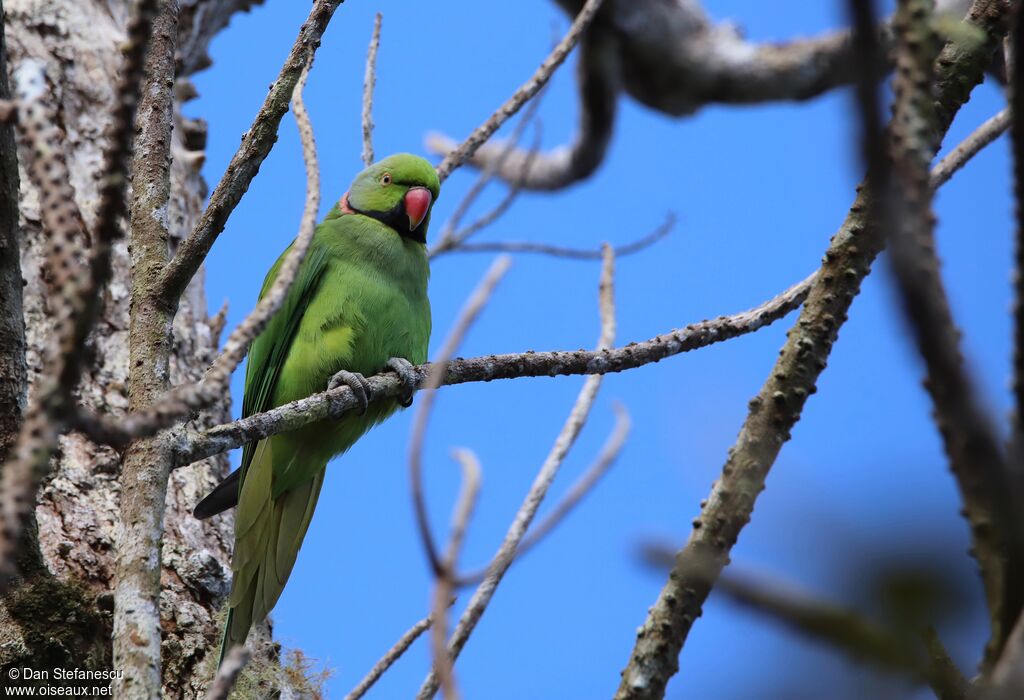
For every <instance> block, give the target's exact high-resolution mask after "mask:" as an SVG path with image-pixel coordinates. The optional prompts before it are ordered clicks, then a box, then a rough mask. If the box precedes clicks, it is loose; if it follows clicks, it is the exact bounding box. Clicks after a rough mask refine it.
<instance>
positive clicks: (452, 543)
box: [431, 449, 481, 700]
mask: <svg viewBox="0 0 1024 700" xmlns="http://www.w3.org/2000/svg"><path fill="white" fill-rule="evenodd" d="M452 456H453V457H454V458H455V460H456V461H457V462H458V463H459V464H460V465H461V466H462V491H461V492H460V494H459V499H458V501H457V502H456V504H455V509H454V510H453V513H452V529H451V535H450V536H449V539H448V549H447V551H446V553H445V557H444V570H443V571H442V572H441V575H440V576H439V577H438V579H437V584H436V586H435V590H434V610H433V614H432V616H433V618H434V620H435V623H434V628H433V630H432V631H431V641H432V644H431V647H432V649H433V658H434V666H433V668H434V673H435V674H436V675H437V677H438V681H439V683H440V685H441V691H442V694H443V696H444V698H445V700H457V698H458V697H459V692H458V688H457V686H456V684H455V674H454V671H453V670H452V664H451V659H450V658H449V657H448V653H447V651H446V649H445V641H446V640H447V639H448V607H449V606H450V604H451V599H452V593H453V592H454V591H455V586H456V584H457V578H456V574H455V572H456V569H457V568H458V561H459V553H460V552H461V551H462V543H463V541H464V540H465V538H466V530H467V528H468V527H469V521H470V519H471V518H472V517H473V510H474V509H475V508H476V502H477V497H478V496H479V495H480V474H481V469H480V460H479V459H477V456H476V455H475V454H473V452H472V451H470V450H467V449H458V450H455V451H454V452H453V453H452Z"/></svg>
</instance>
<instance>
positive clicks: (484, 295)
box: [350, 257, 511, 576]
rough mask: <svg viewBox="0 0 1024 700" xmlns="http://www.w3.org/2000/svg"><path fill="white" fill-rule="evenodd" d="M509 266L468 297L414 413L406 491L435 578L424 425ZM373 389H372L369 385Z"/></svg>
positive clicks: (438, 571) (504, 262)
mask: <svg viewBox="0 0 1024 700" xmlns="http://www.w3.org/2000/svg"><path fill="white" fill-rule="evenodd" d="M510 264H511V260H510V259H509V258H507V257H500V258H498V259H496V260H495V261H494V263H493V264H492V265H491V267H490V269H489V270H488V271H487V273H486V274H485V275H484V278H483V279H482V280H481V281H480V284H479V285H477V288H476V289H475V290H473V294H472V295H470V297H469V299H468V300H467V301H466V304H465V306H463V307H462V311H461V312H460V313H459V318H458V320H456V322H455V326H454V327H453V328H452V330H451V332H450V333H449V334H448V338H447V339H446V340H445V342H444V345H443V346H442V347H441V352H440V354H439V355H438V358H437V361H436V362H435V363H433V364H431V365H430V366H429V367H430V368H429V371H428V374H427V377H426V381H425V382H424V383H423V389H425V390H427V393H426V395H425V396H424V397H423V400H422V401H420V406H419V411H417V413H416V419H415V421H414V422H413V428H412V437H411V438H410V439H409V487H410V489H411V490H412V500H413V506H414V508H415V510H416V526H417V527H418V528H419V532H420V538H421V540H422V542H423V549H424V551H425V552H426V554H427V559H428V561H429V562H430V568H431V570H432V571H433V572H434V575H435V576H440V575H442V573H443V571H444V565H443V564H442V562H441V557H440V556H439V555H438V551H437V545H436V544H435V543H434V537H433V535H431V533H430V518H429V517H428V516H427V504H426V500H425V499H424V497H423V442H424V439H425V437H426V432H427V422H428V421H429V419H430V410H431V409H432V408H433V406H434V398H435V396H436V394H437V392H436V391H435V390H436V389H437V387H439V386H441V385H442V384H443V383H445V381H444V379H445V370H446V367H447V365H448V363H449V360H451V358H452V356H454V355H455V351H456V350H458V349H459V346H460V345H461V344H462V339H463V338H464V337H465V335H466V332H467V331H468V330H469V328H470V326H472V325H473V323H474V322H475V321H476V319H477V317H478V316H479V315H480V312H481V311H483V309H484V307H485V306H486V305H487V302H488V301H490V299H491V295H492V294H493V293H494V288H495V287H496V286H497V285H498V282H500V281H501V278H502V277H504V275H505V273H506V272H507V271H508V267H509V265H510ZM372 388H374V387H372V384H371V389H372ZM350 391H351V390H350ZM376 396H377V393H376V392H375V391H374V392H373V397H376Z"/></svg>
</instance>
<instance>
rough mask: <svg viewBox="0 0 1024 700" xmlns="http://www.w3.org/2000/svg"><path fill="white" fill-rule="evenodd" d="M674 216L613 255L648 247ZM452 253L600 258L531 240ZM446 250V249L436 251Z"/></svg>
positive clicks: (477, 245)
mask: <svg viewBox="0 0 1024 700" xmlns="http://www.w3.org/2000/svg"><path fill="white" fill-rule="evenodd" d="M675 223H676V217H675V215H674V214H672V213H671V212H669V214H668V216H667V217H666V219H665V222H664V223H663V224H661V225H660V226H658V228H656V229H655V230H654V231H652V232H651V233H648V234H647V235H646V236H644V237H643V238H638V239H637V240H635V241H633V242H632V243H627V244H625V245H622V246H618V247H617V248H613V250H614V251H615V257H616V258H621V257H623V256H626V255H632V254H633V253H639V252H640V251H642V250H644V249H645V248H649V247H650V246H652V245H654V244H655V243H657V242H658V241H660V240H661V239H662V238H664V237H665V236H667V235H668V234H669V233H670V232H671V231H672V228H673V227H674V226H675ZM450 251H451V252H453V253H537V254H539V255H550V256H552V257H556V258H567V259H570V260H600V259H601V251H600V250H588V249H586V248H566V247H564V246H558V245H551V244H548V243H534V242H532V241H495V242H493V243H460V244H459V245H458V246H457V247H455V248H451V249H450ZM441 252H448V251H438V253H441Z"/></svg>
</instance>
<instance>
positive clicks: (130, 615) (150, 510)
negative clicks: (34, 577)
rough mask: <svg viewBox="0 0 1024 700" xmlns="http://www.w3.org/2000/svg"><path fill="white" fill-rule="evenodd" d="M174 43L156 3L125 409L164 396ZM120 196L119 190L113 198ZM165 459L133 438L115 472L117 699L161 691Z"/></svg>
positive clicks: (137, 158) (135, 170)
mask: <svg viewBox="0 0 1024 700" xmlns="http://www.w3.org/2000/svg"><path fill="white" fill-rule="evenodd" d="M177 38H178V3H177V0H157V14H156V18H155V20H154V22H153V39H152V41H150V45H149V50H148V52H147V55H146V62H145V80H144V82H143V83H142V86H141V87H142V89H141V90H140V95H141V97H140V103H139V110H138V119H137V120H136V122H135V129H134V131H135V133H136V137H135V138H136V143H135V149H134V157H133V158H132V164H131V172H132V191H131V211H130V214H131V227H130V232H129V233H130V237H129V251H130V255H131V265H132V274H131V299H132V303H131V308H130V310H129V331H128V367H129V369H128V403H129V406H130V408H132V409H133V410H139V409H143V408H146V407H148V406H150V405H151V404H152V403H153V402H154V401H156V400H158V399H159V397H160V396H161V395H162V394H163V393H164V392H165V391H166V390H167V385H168V381H169V379H168V378H169V375H170V356H171V344H172V339H171V323H172V321H173V319H174V312H173V310H172V309H170V308H168V307H166V306H165V305H163V304H161V303H160V301H159V299H158V297H156V295H155V294H154V290H153V285H154V283H155V281H156V280H157V279H158V278H159V274H160V272H161V270H162V269H163V267H164V266H165V265H166V264H167V259H168V250H167V240H168V231H167V217H166V216H161V215H160V213H161V212H165V211H167V206H168V202H169V201H170V193H171V130H172V125H173V123H174V95H173V85H174V84H173V81H171V80H168V79H167V76H168V75H173V74H174V70H175V55H176V53H177ZM122 196H123V194H122ZM170 473H171V455H170V450H169V446H168V444H167V440H165V439H163V438H162V437H152V438H147V439H143V440H138V441H136V442H133V443H132V444H131V445H130V446H129V447H128V449H127V450H126V451H125V455H124V459H123V461H122V465H121V470H120V498H119V516H120V523H121V527H120V528H119V529H118V537H117V547H116V550H115V554H114V625H113V635H112V640H113V652H114V664H115V665H116V666H117V668H118V669H121V670H122V671H123V676H121V677H119V678H118V679H116V680H115V681H114V688H115V691H116V692H117V693H118V695H119V696H121V697H156V696H158V695H160V693H161V689H162V679H161V668H162V664H161V646H160V644H161V635H162V632H163V629H162V627H161V624H160V589H161V586H160V574H161V563H160V562H161V556H160V555H161V550H162V542H163V536H164V513H165V507H166V506H165V504H166V501H167V481H168V478H169V477H170Z"/></svg>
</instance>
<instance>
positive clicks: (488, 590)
mask: <svg viewBox="0 0 1024 700" xmlns="http://www.w3.org/2000/svg"><path fill="white" fill-rule="evenodd" d="M614 274H615V256H614V254H613V253H612V250H611V247H610V246H605V259H604V265H603V266H602V270H601V282H600V285H599V292H600V293H599V296H600V303H599V305H600V309H601V335H600V338H599V340H598V343H597V347H598V349H599V350H601V349H603V348H608V347H610V346H611V344H612V343H613V342H614V341H615V325H616V323H615V296H614V285H613V282H614ZM602 379H603V377H602V376H601V375H592V376H589V377H587V379H586V381H585V382H584V384H583V389H582V390H581V391H580V393H579V396H578V397H577V398H576V403H575V404H574V405H573V407H572V411H571V412H570V413H569V417H568V419H567V420H566V422H565V425H564V426H563V427H562V430H561V432H560V433H559V435H558V438H557V439H556V440H555V444H554V446H553V447H552V448H551V452H550V453H549V454H548V457H547V459H545V460H544V464H543V465H542V466H541V468H540V471H539V472H538V473H537V476H536V477H535V478H534V481H533V484H532V485H531V486H530V490H529V492H528V493H527V494H526V498H525V499H524V500H523V503H522V505H521V506H520V507H519V510H518V512H517V513H516V515H515V518H514V519H513V521H512V524H511V526H510V527H509V529H508V532H507V533H506V534H505V539H504V540H503V541H502V543H501V546H500V547H499V548H498V551H497V553H496V554H495V555H494V558H493V559H492V560H491V564H490V566H489V567H488V572H487V575H486V576H485V577H484V580H483V582H482V583H481V584H480V585H479V586H478V587H477V589H476V591H475V592H474V593H473V597H472V598H471V599H470V601H469V604H468V605H467V606H466V609H465V611H463V613H462V616H461V617H460V618H459V622H458V624H457V625H456V627H455V631H454V632H453V633H452V636H451V639H450V640H449V642H448V653H449V654H450V655H451V660H452V663H454V662H455V659H457V658H458V656H459V653H460V652H461V651H462V649H463V647H464V646H465V645H466V642H467V641H468V640H469V637H470V635H471V634H472V633H473V630H474V629H475V628H476V625H477V623H478V622H479V621H480V618H481V617H482V616H483V614H484V611H486V609H487V606H488V605H489V604H490V602H491V599H492V598H493V597H494V593H495V591H496V590H497V588H498V585H499V584H500V583H501V580H502V578H503V577H504V576H505V572H507V571H508V568H509V566H511V565H512V560H513V559H514V558H515V555H516V550H518V548H519V545H520V543H521V542H522V540H523V537H524V536H525V535H526V531H527V530H528V529H529V527H530V523H531V522H532V521H533V518H534V516H535V515H536V514H537V509H538V508H540V505H541V503H542V502H543V500H544V497H545V496H546V495H547V492H548V489H549V488H550V487H551V483H552V482H553V481H554V479H555V476H556V475H557V474H558V469H559V467H560V466H561V465H562V462H564V461H565V458H566V456H568V454H569V451H570V450H571V449H572V446H573V444H574V443H575V442H576V438H577V437H578V436H579V434H580V431H581V430H582V429H583V426H584V425H585V424H586V422H587V417H588V416H589V415H590V409H591V407H592V406H593V405H594V400H595V399H596V398H597V390H598V388H599V387H600V386H601V380H602ZM439 681H440V679H439V678H438V676H437V674H436V673H433V672H431V673H430V675H429V676H427V678H426V680H424V681H423V685H422V686H421V687H420V691H419V693H418V694H417V696H416V697H417V700H430V699H431V698H432V697H434V694H435V693H437V689H438V686H439Z"/></svg>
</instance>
